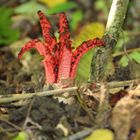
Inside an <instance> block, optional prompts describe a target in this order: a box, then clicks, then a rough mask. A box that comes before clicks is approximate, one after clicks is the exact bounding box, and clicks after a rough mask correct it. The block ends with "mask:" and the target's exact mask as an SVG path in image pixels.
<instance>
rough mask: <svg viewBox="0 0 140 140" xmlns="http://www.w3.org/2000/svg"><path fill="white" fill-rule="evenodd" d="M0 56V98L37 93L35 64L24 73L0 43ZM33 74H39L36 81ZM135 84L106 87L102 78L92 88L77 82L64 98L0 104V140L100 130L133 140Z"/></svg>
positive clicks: (48, 138) (137, 118)
mask: <svg viewBox="0 0 140 140" xmlns="http://www.w3.org/2000/svg"><path fill="white" fill-rule="evenodd" d="M0 60H1V61H0V97H1V98H0V99H2V98H3V97H9V95H10V97H11V98H12V95H16V94H21V95H23V94H27V93H30V94H34V92H38V91H43V89H44V88H43V87H44V74H43V73H44V72H43V68H42V66H41V65H40V66H39V68H38V70H36V72H35V71H34V70H32V71H30V72H25V71H24V70H23V69H22V64H21V63H20V62H19V60H18V59H17V58H16V57H15V56H14V55H13V54H12V52H11V50H10V49H9V47H6V46H4V47H1V48H0ZM29 67H31V68H29V69H33V68H32V67H33V66H29ZM33 73H35V74H33ZM34 76H36V77H39V79H38V81H37V80H35V79H36V78H34ZM139 82H140V80H138V79H137V80H132V81H124V82H121V81H120V82H115V84H114V83H112V85H111V84H109V82H108V83H102V84H101V85H99V86H96V87H94V85H93V84H91V83H90V84H83V85H81V86H80V87H78V89H77V90H76V91H73V92H71V93H69V94H68V95H69V96H67V97H66V96H65V94H66V93H64V94H62V93H61V94H59V96H53V95H52V96H45V97H38V96H35V97H33V98H31V99H24V100H17V101H14V102H10V101H9V102H5V103H0V139H1V140H11V139H12V138H13V137H16V135H17V134H19V132H22V131H25V132H26V133H27V134H28V135H29V137H30V139H35V140H36V139H43V140H58V139H60V140H61V139H66V138H67V139H70V140H79V139H83V138H84V137H87V136H88V135H89V134H90V133H91V132H94V131H95V130H97V129H101V128H105V129H107V130H109V131H110V132H111V133H112V134H113V135H114V137H115V138H116V139H117V140H127V139H129V140H139V139H140V85H139ZM114 85H115V87H113V86H114ZM50 90H52V89H50ZM62 98H63V99H62ZM0 102H1V100H0Z"/></svg>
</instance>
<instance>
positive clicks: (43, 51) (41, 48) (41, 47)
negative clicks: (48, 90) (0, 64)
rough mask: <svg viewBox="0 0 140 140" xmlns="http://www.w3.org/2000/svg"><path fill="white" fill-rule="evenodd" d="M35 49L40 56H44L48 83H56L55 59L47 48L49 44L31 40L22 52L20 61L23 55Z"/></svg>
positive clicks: (19, 55) (19, 56)
mask: <svg viewBox="0 0 140 140" xmlns="http://www.w3.org/2000/svg"><path fill="white" fill-rule="evenodd" d="M32 48H35V49H36V50H37V51H38V52H39V54H40V55H42V56H44V60H43V61H42V62H43V64H44V67H45V75H46V79H47V82H48V83H54V82H55V81H56V78H55V77H56V74H55V67H54V66H55V61H54V57H53V56H52V55H51V53H50V50H49V49H48V47H47V44H43V43H42V42H40V41H39V40H38V39H34V40H31V41H29V42H27V43H26V45H25V46H24V47H22V49H21V50H20V52H19V54H18V58H19V59H20V58H21V57H22V55H23V54H24V53H25V52H26V51H29V50H30V49H32Z"/></svg>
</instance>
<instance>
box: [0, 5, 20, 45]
mask: <svg viewBox="0 0 140 140" xmlns="http://www.w3.org/2000/svg"><path fill="white" fill-rule="evenodd" d="M0 13H1V14H0V45H7V44H10V43H12V42H13V41H15V40H17V39H18V38H19V32H18V31H17V30H15V29H12V28H11V24H12V20H11V18H10V16H11V15H12V14H13V9H11V8H6V7H1V8H0Z"/></svg>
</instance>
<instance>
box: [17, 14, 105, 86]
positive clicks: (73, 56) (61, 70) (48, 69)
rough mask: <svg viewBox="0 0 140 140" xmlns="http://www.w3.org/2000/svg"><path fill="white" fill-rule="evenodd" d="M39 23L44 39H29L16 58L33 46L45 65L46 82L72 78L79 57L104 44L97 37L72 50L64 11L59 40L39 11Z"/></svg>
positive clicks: (60, 15) (57, 81)
mask: <svg viewBox="0 0 140 140" xmlns="http://www.w3.org/2000/svg"><path fill="white" fill-rule="evenodd" d="M38 15H39V18H40V24H41V28H42V34H43V37H44V41H43V42H41V41H40V40H38V39H34V40H31V41H29V42H27V43H26V44H25V46H24V47H23V48H22V49H21V50H20V52H19V54H18V58H21V56H22V54H23V53H25V52H26V51H28V50H30V49H31V48H35V49H36V50H37V51H38V52H39V54H40V55H42V56H44V60H43V61H42V62H43V64H44V67H45V74H46V82H47V83H50V84H53V83H59V82H61V79H67V78H70V79H74V78H75V75H76V70H77V66H78V63H79V61H80V58H81V57H82V56H83V55H84V54H85V53H86V52H87V51H88V50H90V49H92V48H94V47H95V46H104V42H103V41H102V40H100V39H98V38H95V39H92V40H88V41H85V42H83V43H82V44H81V45H79V46H78V47H77V49H76V50H75V51H74V52H72V48H71V40H70V33H69V25H68V21H67V19H66V16H65V14H64V13H60V14H59V42H57V41H56V37H55V36H54V34H53V31H52V26H51V24H50V22H49V20H48V19H47V18H46V16H45V15H44V14H43V13H42V12H41V11H39V12H38Z"/></svg>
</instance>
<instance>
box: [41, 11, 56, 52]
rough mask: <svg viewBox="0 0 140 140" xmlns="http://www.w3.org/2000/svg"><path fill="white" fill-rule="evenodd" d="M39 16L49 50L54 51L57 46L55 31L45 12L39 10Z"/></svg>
mask: <svg viewBox="0 0 140 140" xmlns="http://www.w3.org/2000/svg"><path fill="white" fill-rule="evenodd" d="M38 16H39V19H40V25H41V29H42V34H43V37H44V40H45V43H47V44H48V46H49V50H50V51H51V52H52V53H54V50H56V48H57V41H56V37H55V36H54V33H53V28H52V25H51V23H50V22H49V20H48V19H47V17H46V16H45V15H44V13H43V12H41V11H38Z"/></svg>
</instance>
